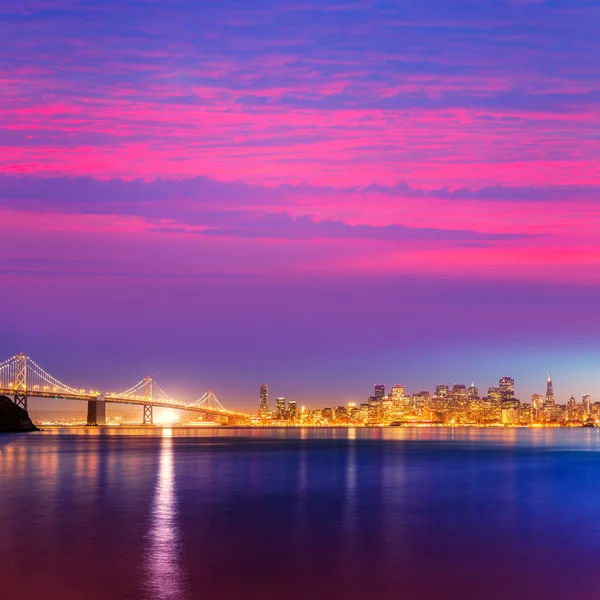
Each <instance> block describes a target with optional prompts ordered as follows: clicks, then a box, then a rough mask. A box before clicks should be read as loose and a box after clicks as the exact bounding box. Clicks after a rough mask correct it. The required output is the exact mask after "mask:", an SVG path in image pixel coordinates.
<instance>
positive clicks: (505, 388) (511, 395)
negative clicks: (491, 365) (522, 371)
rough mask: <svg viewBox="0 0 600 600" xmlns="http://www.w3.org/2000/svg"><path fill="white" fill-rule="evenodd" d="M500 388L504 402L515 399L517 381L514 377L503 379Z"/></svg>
mask: <svg viewBox="0 0 600 600" xmlns="http://www.w3.org/2000/svg"><path fill="white" fill-rule="evenodd" d="M498 387H499V388H500V395H501V396H502V401H503V402H507V401H509V400H514V399H515V380H514V379H513V378H512V377H502V379H500V384H499V386H498Z"/></svg>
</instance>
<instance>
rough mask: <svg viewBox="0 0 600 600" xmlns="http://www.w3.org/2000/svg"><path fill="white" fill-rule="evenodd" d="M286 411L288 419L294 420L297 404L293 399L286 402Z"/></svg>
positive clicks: (296, 413)
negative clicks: (288, 415)
mask: <svg viewBox="0 0 600 600" xmlns="http://www.w3.org/2000/svg"><path fill="white" fill-rule="evenodd" d="M288 412H289V414H290V421H295V420H296V418H297V416H298V405H297V404H296V401H295V400H290V401H289V402H288Z"/></svg>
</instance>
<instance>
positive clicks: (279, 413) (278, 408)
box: [275, 397, 285, 419]
mask: <svg viewBox="0 0 600 600" xmlns="http://www.w3.org/2000/svg"><path fill="white" fill-rule="evenodd" d="M275 416H276V417H277V418H278V419H283V418H285V398H282V397H279V398H277V400H276V401H275Z"/></svg>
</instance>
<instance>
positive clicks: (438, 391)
mask: <svg viewBox="0 0 600 600" xmlns="http://www.w3.org/2000/svg"><path fill="white" fill-rule="evenodd" d="M435 395H436V396H439V397H440V398H447V397H448V386H447V385H436V386H435Z"/></svg>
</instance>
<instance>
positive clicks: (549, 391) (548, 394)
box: [545, 371, 555, 407]
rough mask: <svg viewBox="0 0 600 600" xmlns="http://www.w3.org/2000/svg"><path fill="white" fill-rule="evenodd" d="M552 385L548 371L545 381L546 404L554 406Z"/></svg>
mask: <svg viewBox="0 0 600 600" xmlns="http://www.w3.org/2000/svg"><path fill="white" fill-rule="evenodd" d="M554 404H555V403H554V387H553V385H552V373H550V371H548V382H547V383H546V402H545V405H546V406H550V407H552V406H554Z"/></svg>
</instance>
